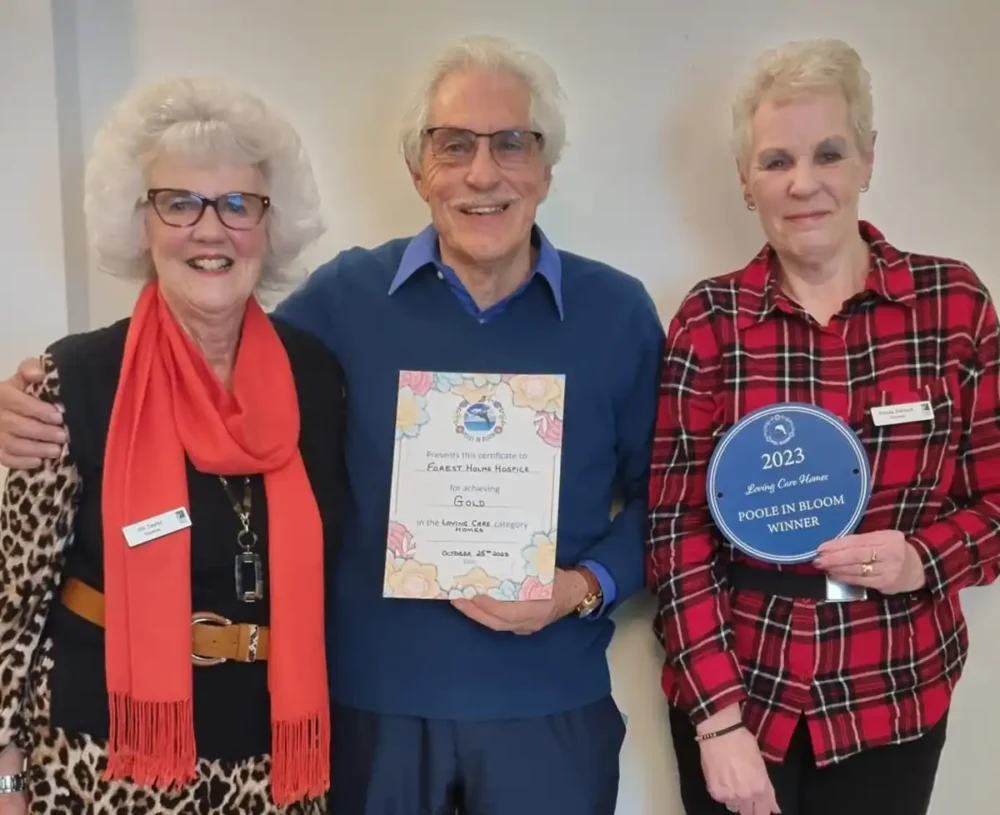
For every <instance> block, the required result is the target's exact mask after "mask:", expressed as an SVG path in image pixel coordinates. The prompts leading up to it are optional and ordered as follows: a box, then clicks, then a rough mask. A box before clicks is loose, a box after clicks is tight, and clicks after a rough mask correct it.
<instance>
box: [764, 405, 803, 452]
mask: <svg viewBox="0 0 1000 815" xmlns="http://www.w3.org/2000/svg"><path fill="white" fill-rule="evenodd" d="M794 436H795V425H794V424H793V423H792V420H791V419H790V418H788V416H787V415H785V414H784V413H776V414H775V415H774V416H771V417H770V418H769V419H768V420H767V421H766V422H764V438H765V439H767V440H768V441H769V442H770V443H771V444H773V445H774V446H775V447H781V445H783V444H788V442H790V441H791V440H792V438H793V437H794Z"/></svg>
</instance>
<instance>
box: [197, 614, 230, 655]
mask: <svg viewBox="0 0 1000 815" xmlns="http://www.w3.org/2000/svg"><path fill="white" fill-rule="evenodd" d="M232 624H233V623H232V620H227V619H226V618H225V617H223V616H222V615H221V614H216V613H215V612H212V611H197V612H195V613H194V614H192V615H191V625H192V627H193V626H196V625H217V626H219V627H220V628H228V627H229V626H231V625H232ZM227 661H228V660H227V659H226V658H225V657H202V656H198V654H195V653H193V652H192V654H191V662H193V663H194V664H195V665H197V666H199V667H201V668H208V667H211V666H213V665H221V664H222V663H223V662H227Z"/></svg>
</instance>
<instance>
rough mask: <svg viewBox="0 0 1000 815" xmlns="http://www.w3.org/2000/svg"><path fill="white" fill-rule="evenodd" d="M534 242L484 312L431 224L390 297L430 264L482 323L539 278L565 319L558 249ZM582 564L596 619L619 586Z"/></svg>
mask: <svg viewBox="0 0 1000 815" xmlns="http://www.w3.org/2000/svg"><path fill="white" fill-rule="evenodd" d="M531 241H532V244H533V245H534V246H535V248H536V249H537V250H538V256H537V258H536V260H535V264H534V267H533V268H532V270H531V273H530V274H529V275H528V277H527V279H526V280H525V281H524V282H523V283H521V285H520V286H518V287H517V289H516V290H515V291H514V292H512V293H511V294H509V295H508V296H507V297H505V298H503V299H502V300H500V301H499V302H496V303H494V304H493V305H491V306H489V307H487V308H485V309H481V308H479V306H478V305H477V304H476V301H475V300H473V299H472V295H471V294H469V291H468V290H467V289H466V288H465V286H464V285H463V284H462V281H461V280H459V278H458V275H457V274H455V270H454V269H452V268H451V267H450V266H448V265H446V264H445V263H444V262H443V261H442V260H441V248H440V245H439V243H438V232H437V230H436V229H435V228H434V225H433V224H431V225H430V226H428V227H427V228H426V229H424V230H423V231H422V232H421V233H420V234H418V235H416V236H415V237H414V238H413V240H412V241H410V244H409V246H407V247H406V250H405V251H404V252H403V257H402V259H401V260H400V262H399V268H398V269H397V271H396V276H395V277H394V278H393V280H392V284H391V285H390V286H389V294H390V295H391V294H393V292H395V291H396V290H398V289H399V287H400V286H402V285H403V284H404V283H406V281H407V280H409V279H410V278H411V277H413V275H414V274H416V273H417V272H418V271H420V270H421V269H423V268H424V267H425V266H428V265H431V266H433V267H434V268H435V269H436V270H437V274H438V277H439V278H440V279H442V280H444V282H445V283H447V284H448V288H449V289H450V290H451V292H452V293H453V294H454V295H455V296H456V297H457V298H458V300H459V302H460V303H461V304H462V306H463V307H464V308H465V309H466V311H468V312H469V314H471V315H472V316H473V317H475V318H477V319H478V320H479V322H480V323H485V322H488V321H489V320H491V319H493V318H494V317H496V316H497V315H499V314H501V313H502V312H503V311H504V309H505V308H506V307H507V306H508V304H510V303H511V302H512V301H513V300H514V299H516V298H517V297H518V296H519V295H520V294H521V293H522V292H524V290H525V289H526V288H527V287H528V285H530V283H531V281H532V279H533V278H534V277H535V276H536V275H537V276H538V277H539V278H541V279H542V280H544V281H545V282H546V283H547V284H548V286H549V290H550V291H551V292H552V300H553V302H554V304H555V307H556V311H557V312H558V313H559V319H560V320H562V319H563V314H564V312H563V299H562V261H561V260H560V259H559V253H558V252H557V251H556V248H555V247H554V246H553V245H552V243H551V242H550V241H549V239H548V238H546V237H545V234H544V233H543V232H542V230H541V228H539V227H538V226H535V227H534V228H533V229H532V234H531ZM580 565H581V566H586V567H587V568H588V569H590V571H591V572H593V573H594V576H595V577H597V580H598V582H599V583H600V584H601V591H602V593H603V595H604V601H603V604H602V606H601V607H600V608H599V609H598V610H597V611H595V612H594V613H593V614H592V615H591V617H594V618H596V617H599V616H600V615H601V614H602V613H603V612H604V609H605V608H607V607H608V606H610V605H611V604H612V603H614V601H615V597H616V596H617V593H618V592H617V587H616V586H615V581H614V578H612V576H611V573H610V572H609V571H608V570H607V569H606V568H604V566H602V565H601V564H600V563H598V562H596V561H594V560H582V561H580Z"/></svg>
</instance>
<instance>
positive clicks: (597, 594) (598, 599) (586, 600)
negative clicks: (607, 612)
mask: <svg viewBox="0 0 1000 815" xmlns="http://www.w3.org/2000/svg"><path fill="white" fill-rule="evenodd" d="M569 571H571V572H576V573H577V574H578V575H580V576H581V577H582V578H583V579H584V580H585V581H587V593H586V594H585V595H584V597H583V599H582V600H581V601H580V604H579V605H578V606H577V607H576V608H575V609H574V610H575V611H576V614H577V616H579V617H589V616H590V615H591V614H593V613H594V612H595V611H597V609H599V608H600V607H601V605H602V604H603V603H604V591H603V589H601V581H600V580H598V579H597V575H595V574H594V573H593V572H592V571H590V569H588V568H587V567H586V566H573V567H571V568H570V569H569Z"/></svg>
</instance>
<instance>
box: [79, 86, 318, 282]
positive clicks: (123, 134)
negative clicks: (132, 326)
mask: <svg viewBox="0 0 1000 815" xmlns="http://www.w3.org/2000/svg"><path fill="white" fill-rule="evenodd" d="M164 155H173V156H179V157H182V158H185V159H190V160H192V161H195V162H199V163H203V162H207V163H209V166H210V165H211V163H212V162H234V163H238V164H249V165H252V166H254V167H256V168H258V169H259V170H260V172H261V174H262V175H263V177H264V180H265V183H266V187H267V190H266V192H267V195H268V196H269V197H270V199H271V206H270V209H269V210H268V213H267V215H266V217H265V225H266V229H267V237H268V252H267V256H266V257H265V260H264V265H263V271H262V274H261V280H260V285H261V286H262V287H270V286H276V285H279V284H280V283H282V282H283V281H282V273H283V272H285V271H286V270H287V269H288V267H289V265H290V264H291V262H292V261H294V260H295V258H297V257H298V256H299V254H300V253H301V252H302V250H303V249H304V248H305V247H306V246H307V245H308V244H309V243H310V242H311V241H313V240H315V239H316V238H317V237H318V236H319V235H320V234H322V232H323V224H322V221H321V219H320V208H319V207H320V199H319V193H318V190H317V188H316V180H315V177H314V176H313V170H312V165H311V164H310V161H309V158H308V156H307V155H306V153H305V151H304V150H303V147H302V143H301V140H300V139H299V136H298V134H297V133H296V132H295V130H294V129H293V128H292V127H291V125H290V124H288V122H286V121H285V120H284V119H283V118H282V117H280V116H279V115H277V114H276V113H275V112H274V111H273V110H272V109H271V108H270V107H269V106H268V105H267V104H265V103H264V102H263V101H262V100H261V99H259V98H258V97H256V96H253V95H251V94H249V93H246V92H243V91H240V90H237V89H234V88H232V87H230V86H228V85H226V84H223V83H222V82H219V81H216V80H212V79H207V78H179V79H171V80H167V81H164V82H157V83H153V84H149V85H143V86H141V87H138V88H136V89H134V90H133V91H132V92H131V93H129V94H128V95H127V96H126V97H125V98H124V99H123V100H122V101H121V102H119V103H118V105H117V106H116V107H115V109H114V110H113V111H112V113H111V116H110V117H109V118H108V120H107V121H106V122H105V123H104V125H103V126H102V127H101V129H100V130H99V131H98V133H97V136H96V138H95V140H94V147H93V151H92V153H91V157H90V160H89V162H88V163H87V169H86V177H85V181H84V213H85V215H86V220H87V236H88V241H89V243H90V246H91V248H92V250H93V252H94V254H95V256H96V261H97V264H98V266H99V267H100V268H101V269H103V270H104V271H107V272H110V273H111V274H115V275H118V276H122V277H139V278H145V279H148V278H150V277H151V276H152V275H153V274H154V270H153V265H152V260H151V258H150V253H149V250H148V249H146V248H144V241H143V229H144V227H143V215H142V210H141V209H140V208H139V206H138V204H139V202H140V201H141V200H142V199H143V198H144V197H145V193H146V189H147V183H146V170H147V168H148V167H149V165H150V163H151V162H153V161H155V160H156V159H157V158H158V157H160V156H164Z"/></svg>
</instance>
